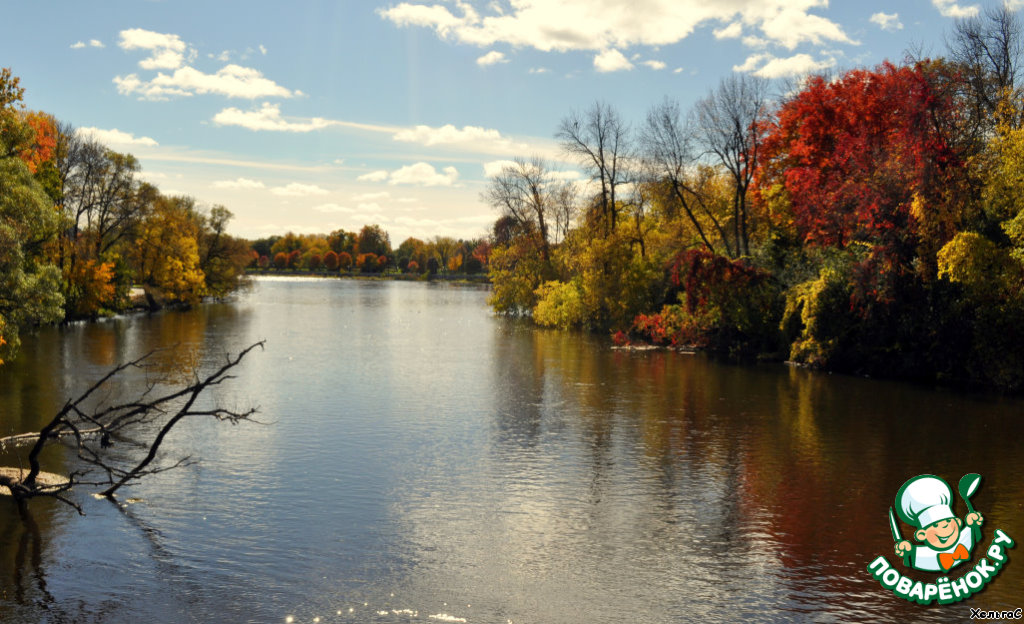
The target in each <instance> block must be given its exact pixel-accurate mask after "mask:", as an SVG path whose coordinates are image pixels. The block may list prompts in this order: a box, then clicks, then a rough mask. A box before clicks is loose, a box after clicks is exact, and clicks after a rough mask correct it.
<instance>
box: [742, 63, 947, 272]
mask: <svg viewBox="0 0 1024 624" xmlns="http://www.w3.org/2000/svg"><path fill="white" fill-rule="evenodd" d="M952 114H953V111H952V109H951V102H950V101H949V100H948V99H946V98H941V97H937V94H936V93H935V91H934V90H933V89H932V87H931V85H930V84H929V81H928V76H927V75H926V74H925V72H924V71H923V69H922V67H921V66H915V67H906V66H904V67H897V66H894V65H891V64H888V63H886V64H883V65H881V66H879V67H878V68H877V69H875V70H873V71H871V70H853V71H850V72H848V73H846V74H845V75H843V76H842V77H841V78H839V79H837V80H834V81H831V82H826V81H825V80H823V79H822V78H812V79H810V80H809V81H808V83H807V86H806V88H805V89H804V90H803V91H801V92H800V93H799V94H797V95H796V96H794V97H793V98H792V99H791V100H789V101H788V102H786V103H785V104H783V105H782V107H781V108H780V110H779V111H778V114H777V116H776V118H775V120H774V121H773V122H772V124H771V126H770V133H769V134H768V136H767V137H766V138H765V145H764V154H763V159H764V162H765V163H766V164H765V167H764V168H763V172H762V180H761V182H760V187H761V190H762V193H763V195H764V196H766V197H770V196H771V195H772V194H778V193H779V192H784V193H785V196H786V197H787V198H788V201H789V204H790V207H791V210H792V212H791V215H792V219H793V223H794V225H795V226H796V229H797V230H798V232H799V236H800V238H801V239H802V240H803V241H804V242H805V243H807V244H810V245H817V246H834V247H840V248H844V247H847V246H849V245H851V244H853V243H856V242H862V243H866V244H869V245H872V246H882V247H885V248H886V249H888V250H889V251H891V252H893V253H895V254H897V256H898V257H900V258H902V261H909V260H910V259H911V258H912V257H913V256H914V254H915V252H916V251H917V244H918V243H919V242H920V241H921V235H922V234H924V233H925V230H927V231H928V233H929V235H930V236H931V237H932V238H933V239H934V242H933V243H932V245H933V247H935V248H936V249H937V247H938V246H941V245H942V244H943V243H944V242H945V241H946V240H948V239H949V237H950V236H951V235H952V229H953V225H954V222H955V219H956V214H955V205H952V202H955V201H956V200H957V199H958V196H957V194H956V190H957V188H958V187H959V186H961V185H962V184H963V176H962V169H963V166H964V163H962V162H961V161H960V159H959V158H958V156H957V154H956V153H955V152H954V151H953V150H952V149H951V148H950V146H949V144H948V142H947V141H946V137H945V136H944V134H943V132H942V126H941V125H940V123H941V120H942V119H943V118H945V117H947V116H949V115H952ZM779 218H780V219H782V220H785V219H786V218H788V217H787V216H786V215H785V214H780V215H779ZM935 243H937V245H935ZM933 253H934V252H933ZM925 260H926V263H927V262H928V259H927V258H926V259H925ZM931 264H932V266H933V264H934V263H933V261H932V262H931ZM926 266H928V264H926Z"/></svg>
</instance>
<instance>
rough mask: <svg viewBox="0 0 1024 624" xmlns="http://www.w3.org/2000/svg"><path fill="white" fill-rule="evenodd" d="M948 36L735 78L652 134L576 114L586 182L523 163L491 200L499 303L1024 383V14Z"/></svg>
mask: <svg viewBox="0 0 1024 624" xmlns="http://www.w3.org/2000/svg"><path fill="white" fill-rule="evenodd" d="M948 42H949V43H948V52H947V54H946V56H945V57H943V58H937V59H928V58H908V59H906V60H905V61H904V62H902V63H900V64H892V63H883V64H882V65H879V66H877V67H874V68H862V69H854V70H851V71H848V72H845V73H842V74H836V75H821V76H810V77H808V78H806V79H805V80H802V81H800V82H799V83H792V84H786V85H772V84H771V83H768V82H766V81H764V80H761V79H758V78H756V77H752V76H749V75H742V74H733V75H731V76H729V77H728V78H726V79H724V80H722V81H721V83H720V84H719V86H718V87H717V88H715V89H713V90H712V91H711V92H710V93H708V94H707V96H706V97H704V98H703V99H701V100H700V101H698V102H697V104H696V105H695V106H694V107H693V108H692V110H690V111H682V110H681V109H680V106H679V105H678V103H676V102H675V101H673V100H665V101H663V102H662V103H660V104H657V105H655V106H653V107H652V108H651V109H650V111H649V113H648V115H647V116H646V118H645V119H643V120H640V121H639V122H638V123H635V124H631V123H629V122H627V120H625V119H623V118H622V117H621V116H620V115H619V113H618V112H617V111H616V110H615V109H614V108H613V107H612V106H610V105H608V104H606V103H603V102H598V103H596V104H594V105H593V106H591V107H590V108H588V109H586V110H584V111H579V112H572V113H570V114H569V115H568V116H566V117H565V118H564V119H563V120H562V121H561V122H560V123H559V124H558V126H557V130H556V135H555V136H556V137H557V138H558V140H559V141H560V142H561V145H562V147H563V149H564V151H565V152H566V153H567V154H568V155H570V156H573V157H575V158H576V159H577V161H578V162H579V164H580V165H581V166H582V168H583V169H584V170H585V171H586V172H587V174H588V176H589V180H588V182H587V183H586V184H584V185H580V184H576V185H571V184H568V183H567V182H566V181H565V176H562V175H558V174H557V173H555V172H553V171H552V167H551V166H550V165H549V164H548V163H546V162H544V161H543V160H541V159H536V158H535V159H525V158H524V159H517V160H515V161H514V162H513V163H512V164H510V165H509V166H507V167H505V168H504V169H503V170H502V171H501V172H500V173H499V174H498V175H496V176H494V177H493V178H492V179H491V181H490V183H489V185H488V187H487V189H486V191H485V192H484V193H483V195H482V200H483V201H484V202H486V203H487V204H489V205H491V206H492V207H494V208H495V209H496V210H497V211H499V213H500V216H499V218H498V220H497V221H496V222H495V224H494V227H493V231H492V245H493V246H492V249H491V252H490V263H489V273H490V278H491V282H492V284H493V292H492V296H491V305H492V306H493V307H494V309H495V310H497V311H499V312H502V313H507V314H525V315H530V316H531V317H532V319H533V320H534V322H536V323H537V324H539V325H545V326H557V327H583V328H590V329H593V330H599V331H611V332H612V333H613V334H614V336H615V338H616V339H617V340H618V341H620V342H623V343H625V342H629V341H636V340H643V341H647V342H654V343H659V344H665V345H689V346H697V347H702V348H707V349H712V350H716V351H724V352H730V353H733V354H737V355H741V354H750V355H755V354H756V355H760V356H765V355H768V356H772V357H778V358H784V359H789V360H793V361H796V362H800V363H805V364H808V365H812V366H817V367H822V368H827V369H830V370H839V371H848V372H854V373H862V374H871V375H887V376H898V377H910V378H918V379H925V380H944V381H952V382H958V383H968V384H980V385H986V386H995V387H999V388H1004V389H1011V390H1020V389H1021V388H1024V127H1022V120H1024V96H1022V95H1024V94H1022V89H1021V85H1020V84H1019V81H1018V80H1017V75H1018V72H1019V70H1020V67H1021V52H1022V33H1021V25H1020V21H1019V18H1018V16H1017V14H1016V13H1015V12H1013V11H1011V10H1010V9H1009V8H1007V7H1005V6H1000V7H995V8H991V9H989V10H988V11H987V12H984V13H983V14H981V15H979V16H977V17H973V18H969V19H964V20H959V21H957V22H956V24H955V27H954V29H953V32H952V34H951V36H950V37H949V38H948ZM773 87H777V90H778V91H779V92H781V93H783V95H781V96H779V97H775V98H772V97H770V95H769V94H770V93H771V92H772V91H773Z"/></svg>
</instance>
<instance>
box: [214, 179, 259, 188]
mask: <svg viewBox="0 0 1024 624" xmlns="http://www.w3.org/2000/svg"><path fill="white" fill-rule="evenodd" d="M212 186H213V188H218V189H261V188H263V187H264V186H263V183H262V182H260V181H259V180H250V179H249V178H236V179H234V180H218V181H216V182H214V183H213V185H212Z"/></svg>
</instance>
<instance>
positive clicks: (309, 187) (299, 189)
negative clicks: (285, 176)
mask: <svg viewBox="0 0 1024 624" xmlns="http://www.w3.org/2000/svg"><path fill="white" fill-rule="evenodd" d="M270 192H271V193H273V194H274V195H279V196H281V197H306V196H309V195H327V193H328V191H327V189H322V188H320V187H319V186H317V185H315V184H301V183H299V182H292V183H291V184H287V185H285V186H275V187H274V188H272V189H270Z"/></svg>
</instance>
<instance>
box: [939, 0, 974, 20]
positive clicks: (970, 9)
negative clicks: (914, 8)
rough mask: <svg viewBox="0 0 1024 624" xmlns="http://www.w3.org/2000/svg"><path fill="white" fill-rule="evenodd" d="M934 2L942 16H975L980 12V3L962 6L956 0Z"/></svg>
mask: <svg viewBox="0 0 1024 624" xmlns="http://www.w3.org/2000/svg"><path fill="white" fill-rule="evenodd" d="M932 4H933V5H934V6H935V8H936V9H938V10H939V13H941V14H942V17H974V16H975V15H977V14H978V10H979V9H978V5H976V4H972V5H970V6H965V7H964V6H960V5H959V4H957V2H956V0H932Z"/></svg>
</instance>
